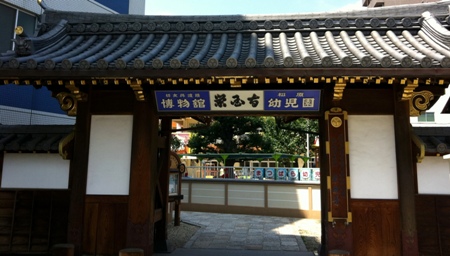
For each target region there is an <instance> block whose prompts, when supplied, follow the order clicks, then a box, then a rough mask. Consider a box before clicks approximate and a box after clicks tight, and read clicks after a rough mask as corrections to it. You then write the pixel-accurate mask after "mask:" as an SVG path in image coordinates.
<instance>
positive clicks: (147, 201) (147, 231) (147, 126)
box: [126, 101, 158, 255]
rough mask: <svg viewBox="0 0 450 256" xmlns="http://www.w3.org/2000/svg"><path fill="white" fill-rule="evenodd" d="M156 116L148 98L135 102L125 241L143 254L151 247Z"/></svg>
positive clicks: (148, 251) (156, 153)
mask: <svg viewBox="0 0 450 256" xmlns="http://www.w3.org/2000/svg"><path fill="white" fill-rule="evenodd" d="M157 141H158V117H157V115H156V113H155V111H154V110H153V109H152V108H151V104H150V103H149V102H148V101H142V102H141V101H136V102H135V104H134V110H133V139H132V155H131V170H130V191H129V200H128V219H127V241H126V246H127V247H129V248H141V249H142V250H143V253H144V254H143V255H152V254H153V250H154V242H153V240H154V239H153V238H154V234H153V229H154V221H153V220H154V210H155V208H154V205H155V186H156V182H155V180H156V173H157V155H158V143H157Z"/></svg>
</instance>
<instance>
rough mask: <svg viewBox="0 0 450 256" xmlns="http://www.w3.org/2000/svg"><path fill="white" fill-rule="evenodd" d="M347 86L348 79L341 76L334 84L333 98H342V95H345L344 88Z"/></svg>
mask: <svg viewBox="0 0 450 256" xmlns="http://www.w3.org/2000/svg"><path fill="white" fill-rule="evenodd" d="M346 86H347V79H344V78H339V79H338V80H337V81H336V83H335V84H334V93H333V100H342V97H344V90H345V87H346Z"/></svg>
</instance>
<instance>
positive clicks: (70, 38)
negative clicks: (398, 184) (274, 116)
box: [0, 4, 450, 77]
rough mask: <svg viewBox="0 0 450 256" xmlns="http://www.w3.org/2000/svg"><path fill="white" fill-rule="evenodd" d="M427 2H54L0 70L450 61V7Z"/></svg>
mask: <svg viewBox="0 0 450 256" xmlns="http://www.w3.org/2000/svg"><path fill="white" fill-rule="evenodd" d="M425 6H429V9H430V10H432V11H433V12H437V15H434V14H433V13H431V12H427V11H425V12H423V13H422V14H417V13H414V12H413V11H412V9H411V7H408V8H409V9H405V8H403V9H402V8H391V9H386V10H387V11H384V12H383V11H377V12H373V14H374V15H378V16H369V15H370V12H367V11H365V12H357V11H355V12H353V13H346V14H338V13H336V14H330V15H327V14H321V15H310V16H309V17H310V18H307V17H308V16H305V15H298V16H295V15H278V16H258V17H248V16H242V17H241V16H237V15H235V16H206V17H187V16H186V17H183V16H181V17H179V16H177V17H165V16H161V17H158V16H134V15H104V14H103V15H100V14H98V15H92V14H89V15H86V14H81V13H64V12H58V11H47V12H46V14H45V16H44V17H45V21H47V22H49V23H45V24H43V25H42V28H41V32H40V35H39V36H38V37H36V38H31V39H28V38H26V37H18V38H17V40H18V41H21V40H22V41H21V42H18V43H17V44H19V45H20V44H22V45H23V47H18V49H19V50H17V51H16V52H15V53H6V54H3V56H2V57H0V66H1V68H0V70H17V69H20V70H35V69H38V70H67V71H70V70H72V71H81V72H82V71H87V70H90V71H102V70H124V69H128V70H130V69H132V70H140V69H153V70H158V69H172V70H181V69H183V70H185V69H223V68H226V69H242V68H246V69H251V68H295V69H305V68H308V69H324V68H325V69H332V68H363V69H364V68H367V69H371V68H372V69H373V68H433V69H440V68H449V67H450V48H449V44H450V31H449V30H448V29H447V27H448V26H449V23H450V18H449V17H448V16H446V15H445V16H444V15H442V12H439V11H436V10H441V9H443V8H445V9H447V8H448V7H447V6H446V5H437V4H433V5H431V4H429V5H425ZM436 6H438V7H439V6H440V8H438V9H436V8H437V7H436ZM421 8H422V9H421V10H422V11H423V8H424V7H421ZM381 9H382V8H381ZM402 10H403V11H404V12H405V13H402ZM447 12H448V9H447ZM358 14H360V16H358ZM386 15H392V16H386ZM57 20H59V22H58V23H57V24H56V23H54V22H56V21H57ZM27 40H30V41H29V42H31V44H28V45H27V43H28V41H27ZM1 77H4V76H1Z"/></svg>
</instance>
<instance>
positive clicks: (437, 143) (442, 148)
mask: <svg viewBox="0 0 450 256" xmlns="http://www.w3.org/2000/svg"><path fill="white" fill-rule="evenodd" d="M413 131H414V133H415V134H416V135H417V136H418V137H419V138H420V140H421V142H422V143H423V145H424V146H425V154H426V155H445V154H450V127H414V128H413Z"/></svg>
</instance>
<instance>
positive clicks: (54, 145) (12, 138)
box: [0, 125, 73, 153]
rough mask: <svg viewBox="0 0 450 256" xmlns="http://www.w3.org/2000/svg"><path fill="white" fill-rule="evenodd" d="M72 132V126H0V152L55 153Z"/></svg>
mask: <svg viewBox="0 0 450 256" xmlns="http://www.w3.org/2000/svg"><path fill="white" fill-rule="evenodd" d="M72 131H73V126H72V125H0V150H1V151H6V152H45V153H47V152H51V153H57V152H58V151H59V146H60V142H61V141H62V140H63V139H64V138H66V137H67V136H68V135H69V134H70V133H71V132H72Z"/></svg>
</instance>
